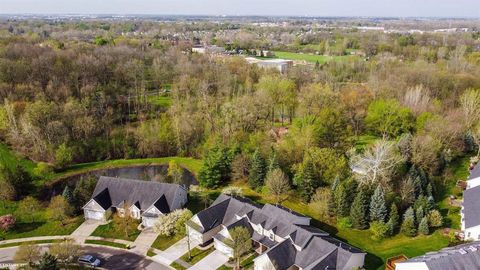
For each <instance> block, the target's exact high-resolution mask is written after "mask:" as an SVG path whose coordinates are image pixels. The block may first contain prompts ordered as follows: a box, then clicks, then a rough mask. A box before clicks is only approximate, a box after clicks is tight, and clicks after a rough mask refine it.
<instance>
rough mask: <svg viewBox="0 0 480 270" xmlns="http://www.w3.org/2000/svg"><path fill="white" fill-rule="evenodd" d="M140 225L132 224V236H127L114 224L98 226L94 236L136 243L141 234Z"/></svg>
mask: <svg viewBox="0 0 480 270" xmlns="http://www.w3.org/2000/svg"><path fill="white" fill-rule="evenodd" d="M137 226H138V223H136V222H135V223H132V225H131V227H130V234H129V235H128V236H126V235H125V232H124V231H122V230H119V229H118V228H116V227H115V226H114V225H113V222H110V223H108V224H104V225H100V226H98V227H97V228H96V229H95V231H93V233H92V236H98V237H103V238H109V239H123V240H127V241H132V242H133V241H135V239H136V238H137V236H138V235H139V234H140V231H139V230H137Z"/></svg>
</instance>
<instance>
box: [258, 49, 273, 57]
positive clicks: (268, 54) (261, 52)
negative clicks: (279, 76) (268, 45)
mask: <svg viewBox="0 0 480 270" xmlns="http://www.w3.org/2000/svg"><path fill="white" fill-rule="evenodd" d="M255 55H256V56H258V57H275V53H274V52H272V51H266V50H258V51H256V54H255Z"/></svg>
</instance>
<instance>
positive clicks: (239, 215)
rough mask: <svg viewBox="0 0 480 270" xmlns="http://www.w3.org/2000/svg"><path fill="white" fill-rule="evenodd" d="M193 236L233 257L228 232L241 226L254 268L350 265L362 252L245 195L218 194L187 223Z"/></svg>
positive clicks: (288, 212)
mask: <svg viewBox="0 0 480 270" xmlns="http://www.w3.org/2000/svg"><path fill="white" fill-rule="evenodd" d="M186 224H187V231H188V233H189V236H190V238H191V239H195V240H196V241H199V242H200V243H206V242H209V241H211V240H212V239H213V242H214V246H215V248H216V249H217V250H219V251H221V252H222V253H224V254H226V255H227V256H230V257H232V256H233V250H232V247H231V246H232V243H233V242H232V239H231V236H230V233H229V231H230V230H231V229H232V228H235V227H237V226H243V227H245V228H247V229H248V231H249V232H250V234H251V238H252V244H253V248H254V249H255V251H256V252H257V253H258V254H260V255H259V256H258V257H257V258H256V259H255V260H254V268H255V270H266V269H277V270H284V269H337V270H341V269H354V268H356V267H362V266H363V262H364V259H365V253H364V252H362V251H360V250H358V249H356V248H354V247H352V246H349V245H347V244H345V243H343V242H341V241H339V240H337V239H335V238H332V237H330V236H329V235H328V233H326V232H324V231H322V230H320V229H317V228H315V227H312V226H310V218H308V217H306V216H303V215H300V214H298V213H295V212H293V211H291V210H289V209H287V208H283V207H281V206H274V205H271V204H266V205H264V206H260V205H256V204H254V203H252V202H251V201H249V200H247V199H243V198H233V197H230V196H227V195H224V194H222V195H220V196H219V197H218V198H217V199H216V200H215V202H214V203H213V204H212V206H210V207H209V208H207V209H205V210H203V211H200V212H199V213H197V214H196V215H194V216H193V218H192V219H191V220H189V221H188V222H187V223H186Z"/></svg>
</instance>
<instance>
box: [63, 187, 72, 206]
mask: <svg viewBox="0 0 480 270" xmlns="http://www.w3.org/2000/svg"><path fill="white" fill-rule="evenodd" d="M62 196H63V197H64V198H65V200H67V202H68V203H69V204H71V205H73V204H74V203H75V198H74V197H73V192H72V190H71V189H70V187H69V186H68V185H66V186H65V188H64V189H63V192H62Z"/></svg>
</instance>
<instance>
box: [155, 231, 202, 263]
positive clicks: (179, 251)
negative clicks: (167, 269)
mask: <svg viewBox="0 0 480 270" xmlns="http://www.w3.org/2000/svg"><path fill="white" fill-rule="evenodd" d="M199 244H200V243H199V242H198V241H195V240H191V241H190V248H191V249H193V248H195V247H196V246H198V245H199ZM187 252H188V245H187V237H186V236H185V237H184V238H182V239H181V240H180V241H178V242H177V243H175V244H173V245H172V246H171V247H169V248H168V249H166V250H164V251H162V252H161V253H159V254H157V255H155V256H154V257H153V259H154V260H156V261H159V262H161V263H163V264H166V265H170V264H171V263H172V262H174V261H176V260H177V259H178V258H180V257H182V256H183V254H185V253H187Z"/></svg>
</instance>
